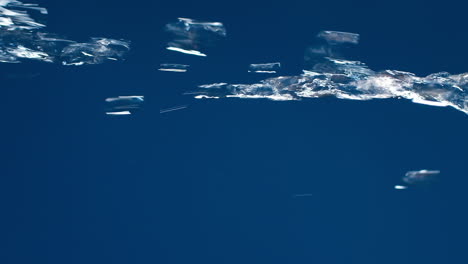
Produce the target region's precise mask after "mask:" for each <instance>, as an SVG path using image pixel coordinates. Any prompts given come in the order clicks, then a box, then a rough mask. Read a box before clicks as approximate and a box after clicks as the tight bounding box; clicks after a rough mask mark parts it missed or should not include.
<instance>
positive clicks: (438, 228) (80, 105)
mask: <svg viewBox="0 0 468 264" xmlns="http://www.w3.org/2000/svg"><path fill="white" fill-rule="evenodd" d="M40 3H41V5H42V6H44V7H46V8H48V9H49V13H50V14H49V16H48V30H49V31H50V32H55V33H59V34H61V35H65V36H67V37H69V38H72V39H78V40H82V41H86V40H87V38H88V37H91V36H103V37H111V38H125V39H130V40H132V43H133V45H132V47H133V49H132V52H131V53H130V54H129V56H128V58H127V61H125V62H123V63H109V64H103V65H96V66H87V67H61V66H57V65H55V66H53V65H46V64H39V63H24V64H18V65H0V74H1V76H2V79H1V89H2V98H3V100H2V103H1V104H0V107H1V109H0V110H1V122H2V129H1V132H0V133H2V137H1V142H2V145H1V153H2V154H3V158H2V163H1V164H2V166H1V171H0V176H1V177H0V209H1V215H0V263H7V264H23V263H25V264H30V263H36V264H39V263H44V264H63V263H70V264H81V263H89V264H92V263H116V264H119V263H164V264H166V263H167V264H179V263H184V264H185V263H204V264H211V263H213V264H219V263H226V264H231V263H232V264H238V263H282V264H284V263H297V264H300V263H320V264H341V263H346V264H348V263H356V264H367V263H369V264H371V263H372V264H374V263H381V264H383V263H392V264H393V263H400V264H406V263H411V264H414V263H426V264H431V263H434V264H435V263H437V264H439V263H466V262H467V261H468V257H467V256H466V254H465V252H464V251H465V249H466V243H467V242H466V240H467V238H466V237H467V235H468V228H467V227H466V223H467V221H468V213H467V211H466V202H467V199H468V193H467V192H466V186H467V185H468V177H467V176H468V173H467V171H468V163H467V160H468V154H467V149H468V139H467V134H468V116H467V115H465V114H463V113H461V112H457V111H455V110H453V109H449V108H436V107H429V106H423V105H416V104H412V103H410V102H407V101H402V100H382V101H370V102H355V101H343V100H337V99H331V98H328V99H318V100H305V101H301V102H272V101H264V100H244V101H243V100H213V101H210V100H205V101H193V100H192V99H191V98H190V97H187V96H182V95H181V93H183V92H184V91H189V90H191V89H192V88H193V87H194V86H195V85H197V84H204V83H211V82H221V81H226V82H241V83H242V82H251V81H255V79H254V77H252V76H249V75H247V74H246V66H247V65H248V64H249V63H258V62H273V61H280V62H281V63H282V65H283V66H284V67H283V72H282V74H298V73H300V70H301V67H302V59H303V51H304V48H305V47H306V46H307V45H308V44H309V43H310V42H311V41H312V40H313V38H314V36H315V34H316V33H317V32H318V31H320V30H338V31H348V32H356V33H360V34H361V44H360V46H359V50H358V51H359V52H358V55H359V59H361V60H362V61H364V62H366V63H368V65H369V66H370V67H371V68H372V69H375V70H383V69H398V70H404V71H411V72H415V73H416V74H418V75H426V74H430V73H433V72H438V71H449V72H451V73H461V72H466V71H468V66H467V64H466V61H467V59H468V50H467V48H466V47H468V35H467V34H466V27H467V22H466V7H467V6H465V5H460V4H459V3H450V1H443V2H441V1H437V2H421V3H416V2H415V1H413V2H412V3H407V2H404V1H392V2H382V1H300V2H299V1H281V2H270V1H265V2H258V1H245V2H240V1H230V2H223V1H216V2H215V1H213V2H206V1H172V2H163V1H143V2H141V1H140V2H136V1H133V2H132V1H123V0H112V1H111V0H98V1H96V0H80V1H66V2H64V1H46V0H43V1H40ZM177 17H190V18H196V19H201V20H213V21H221V22H223V23H224V24H225V25H226V27H227V30H228V38H227V40H226V42H225V43H224V44H223V45H221V46H220V47H218V48H217V49H215V50H212V52H211V53H210V54H209V56H208V57H207V58H199V57H190V56H187V55H178V54H171V53H169V52H166V51H164V43H165V35H164V32H163V30H162V28H163V26H164V24H165V23H167V22H170V21H174V20H175V19H176V18H177ZM159 63H186V64H191V65H192V68H193V71H192V72H189V73H187V74H176V73H172V74H171V73H162V72H158V71H157V70H156V69H157V66H158V65H159ZM37 74H38V75H37ZM118 95H145V97H146V101H147V103H146V105H145V107H144V109H143V110H142V111H141V112H139V113H138V114H137V115H133V116H129V117H109V116H105V115H104V110H103V109H104V105H103V101H104V99H105V98H106V97H111V96H118ZM179 104H189V105H190V107H189V108H188V109H185V110H181V111H176V112H170V113H167V114H164V115H160V114H159V109H160V108H165V107H171V106H174V105H179ZM424 168H427V169H438V170H441V171H442V174H441V177H440V180H439V181H438V182H437V183H436V184H433V185H430V186H427V187H425V188H413V189H408V190H405V191H397V190H394V189H393V186H394V185H395V184H398V183H400V179H401V177H402V176H403V175H404V173H405V172H406V171H407V170H413V169H424ZM302 193H308V194H310V196H307V197H296V198H294V197H293V195H294V194H302Z"/></svg>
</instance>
